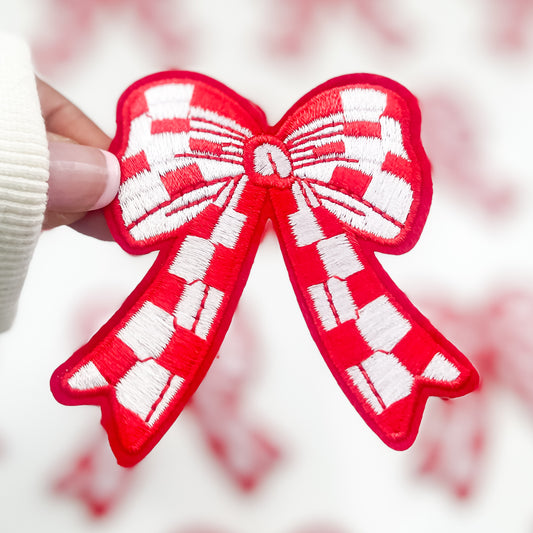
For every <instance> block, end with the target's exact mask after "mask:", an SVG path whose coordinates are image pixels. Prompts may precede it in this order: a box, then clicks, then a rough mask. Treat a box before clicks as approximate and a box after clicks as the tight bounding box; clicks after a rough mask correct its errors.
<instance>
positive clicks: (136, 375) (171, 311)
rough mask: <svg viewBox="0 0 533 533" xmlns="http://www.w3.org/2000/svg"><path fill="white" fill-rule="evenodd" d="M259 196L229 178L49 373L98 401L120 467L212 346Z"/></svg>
mask: <svg viewBox="0 0 533 533" xmlns="http://www.w3.org/2000/svg"><path fill="white" fill-rule="evenodd" d="M265 197H266V193H265V191H264V190H263V189H261V188H258V187H255V186H253V185H251V184H248V183H247V178H246V177H245V176H242V177H240V179H236V180H234V187H233V191H232V193H231V194H230V195H228V196H227V197H226V198H222V202H220V203H221V204H222V205H218V206H217V205H214V204H213V205H211V206H210V207H209V208H208V209H206V210H205V212H204V213H201V214H199V215H197V216H196V218H195V219H193V220H192V221H191V222H190V223H189V224H190V225H189V231H188V234H187V236H185V237H182V238H177V239H175V240H173V241H171V244H170V245H169V246H167V247H166V248H163V249H161V251H160V253H159V255H158V258H157V260H156V262H155V263H154V265H153V266H152V268H151V269H150V271H149V272H148V274H147V275H146V277H145V278H144V280H143V281H142V282H141V284H140V287H141V288H142V289H141V290H140V291H136V293H135V294H136V300H135V301H130V299H128V300H126V302H125V303H124V305H123V306H122V308H121V309H120V310H119V311H118V312H117V313H116V314H115V315H114V316H113V318H112V319H111V320H110V321H109V322H108V323H107V324H106V325H105V326H104V327H103V328H102V329H101V330H100V331H99V332H98V333H97V334H96V335H95V336H94V337H93V338H92V339H91V341H90V342H89V343H88V344H87V345H85V346H83V347H82V348H81V349H80V350H78V352H77V353H76V354H74V357H73V358H71V361H77V362H76V363H75V366H72V367H71V364H70V363H69V361H67V363H65V364H64V365H62V366H60V367H59V368H58V369H57V370H56V372H55V373H54V375H53V377H52V388H53V391H54V394H55V396H56V397H57V398H58V399H60V400H61V401H62V402H63V403H65V404H87V403H92V404H97V405H100V406H101V407H102V424H103V425H104V427H105V428H106V430H107V432H108V434H109V440H110V444H111V446H112V448H113V451H114V453H115V455H116V456H117V458H118V460H119V463H120V464H122V465H123V466H128V465H131V464H134V463H136V462H138V461H139V460H140V458H142V457H144V456H145V455H146V454H147V453H148V452H149V451H150V450H151V449H152V448H153V446H155V444H156V443H157V442H158V440H159V439H160V438H161V436H162V435H163V434H164V432H165V431H166V430H167V429H168V428H169V427H170V425H171V424H172V423H173V422H174V420H175V419H176V417H177V416H178V415H179V413H180V412H181V410H182V409H183V407H184V406H185V404H186V403H187V401H188V399H189V398H190V396H191V395H192V393H193V392H194V391H195V390H196V388H197V386H198V385H199V383H200V382H201V380H202V379H203V377H204V375H205V373H206V372H207V369H208V368H209V366H210V364H211V362H212V360H213V358H214V356H215V355H216V353H217V351H218V348H219V345H220V343H221V341H222V339H223V337H224V334H225V332H226V330H227V328H228V327H229V323H230V321H231V317H232V315H233V311H234V308H235V306H236V304H237V301H238V298H239V296H240V293H241V291H242V288H243V286H244V283H245V281H246V279H247V277H248V272H249V269H250V267H251V264H252V261H253V258H254V255H255V251H256V249H257V245H258V243H259V239H260V236H261V231H262V228H263V226H264V220H261V216H262V215H261V213H262V212H263V209H262V206H263V203H264V200H265ZM245 213H246V214H245ZM254 243H255V245H254ZM162 286H163V287H165V289H164V290H163V291H162V290H161V287H162ZM176 354H177V356H176Z"/></svg>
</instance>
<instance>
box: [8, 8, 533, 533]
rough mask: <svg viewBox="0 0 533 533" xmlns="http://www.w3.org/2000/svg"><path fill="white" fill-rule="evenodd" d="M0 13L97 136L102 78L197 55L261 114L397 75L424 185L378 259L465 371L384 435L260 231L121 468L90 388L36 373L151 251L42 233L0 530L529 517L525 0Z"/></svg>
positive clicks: (12, 358)
mask: <svg viewBox="0 0 533 533" xmlns="http://www.w3.org/2000/svg"><path fill="white" fill-rule="evenodd" d="M0 30H9V31H13V32H16V33H19V34H22V35H23V36H25V38H26V39H27V40H28V41H29V42H30V44H31V46H32V49H33V54H34V59H35V65H36V70H37V72H39V74H40V75H41V76H42V77H43V78H44V79H46V80H47V81H48V82H49V83H51V84H52V85H54V86H55V87H56V88H57V89H58V90H60V91H61V92H63V93H64V94H65V95H66V96H67V97H69V98H70V99H71V100H73V101H74V102H75V103H76V104H77V105H78V106H79V107H81V108H82V109H83V110H84V111H85V113H86V114H88V115H89V116H90V117H91V118H93V119H94V120H95V121H96V122H97V123H98V124H99V125H100V126H101V127H102V128H103V129H104V130H105V131H106V132H107V133H108V134H109V135H111V136H113V134H114V130H115V105H116V102H117V100H118V98H119V96H120V94H121V93H122V91H123V90H124V89H126V87H128V85H130V84H131V83H132V82H133V81H135V80H136V79H138V78H140V77H142V76H145V75H147V74H150V73H152V72H155V71H158V70H165V69H168V68H178V69H185V70H194V71H198V72H202V73H204V74H207V75H209V76H212V77H215V78H217V79H218V80H220V81H222V82H223V83H225V84H227V85H229V86H230V87H231V88H233V89H234V90H236V91H237V92H239V93H241V94H242V95H243V96H245V97H247V98H249V99H251V100H253V101H254V102H256V103H257V104H258V105H260V106H261V107H262V108H263V109H264V110H265V111H266V113H267V116H268V118H269V121H270V122H271V123H275V122H277V121H278V120H279V118H281V116H282V115H283V114H284V112H285V111H286V110H287V109H288V108H289V107H290V106H291V105H292V104H293V103H294V102H295V101H296V100H297V99H298V98H299V97H300V96H302V95H303V94H305V93H307V92H308V91H309V90H311V89H312V88H314V87H315V86H316V85H318V84H319V83H321V82H323V81H325V80H327V79H329V78H331V77H334V76H337V75H341V74H346V73H352V72H372V73H377V74H381V75H385V76H388V77H391V78H394V79H396V80H397V81H399V82H400V83H402V84H404V85H405V86H407V87H408V88H409V89H410V90H411V91H412V92H413V93H415V95H417V97H418V98H419V101H420V105H421V107H422V114H423V121H422V135H423V141H424V144H425V146H426V149H427V152H428V154H429V156H430V159H431V160H432V164H433V180H434V197H433V204H432V209H431V212H430V215H429V218H428V221H427V224H426V227H425V230H424V232H423V234H422V237H421V239H420V241H419V243H418V244H417V246H416V247H415V248H414V249H413V250H412V251H411V252H409V253H408V254H407V255H405V256H395V257H391V256H380V257H379V259H380V261H381V262H382V263H383V264H384V266H385V267H386V270H387V271H388V272H389V274H390V275H391V276H392V278H393V279H394V280H395V281H396V283H397V284H398V286H399V287H400V288H401V289H402V290H404V291H405V292H406V293H407V294H408V295H409V297H410V298H411V299H412V300H413V302H415V303H416V305H417V306H418V307H419V308H420V309H421V310H422V311H423V312H424V313H425V314H426V315H427V316H428V317H429V318H430V319H431V320H432V322H433V323H434V324H435V325H436V326H437V327H439V329H441V331H442V332H443V333H445V334H446V335H447V336H448V337H449V338H450V339H451V340H452V341H454V342H455V343H456V344H457V345H458V346H459V348H460V349H462V350H463V352H464V353H465V354H466V355H467V356H468V357H470V358H471V359H472V361H474V363H475V364H476V365H477V367H478V368H479V370H480V373H481V375H482V380H483V385H482V388H481V390H480V391H479V392H477V393H475V394H472V395H470V396H469V397H467V398H464V399H459V400H455V401H453V402H443V401H441V400H437V399H432V400H430V401H429V403H428V408H427V410H426V413H425V416H424V419H423V421H422V425H421V430H420V435H419V439H418V440H417V442H416V443H415V445H414V446H413V447H412V448H411V449H410V450H408V451H406V452H395V451H392V450H390V449H388V448H387V447H386V446H385V445H384V444H382V443H381V441H380V440H379V439H378V438H377V437H376V436H375V435H374V434H373V433H372V432H371V431H370V430H369V429H368V428H367V427H366V425H365V424H364V422H363V421H362V420H361V418H360V417H359V416H358V415H357V413H356V412H355V410H354V409H353V408H352V407H351V405H350V404H349V402H348V401H347V400H346V398H345V397H344V395H343V393H342V392H341V390H340V388H339V387H338V386H337V385H336V383H335V381H334V379H333V377H332V376H331V374H330V373H329V371H328V370H327V367H326V365H325V364H324V362H323V361H322V359H321V357H320V354H319V352H318V350H317V349H316V347H315V345H314V344H313V342H312V340H311V337H310V335H309V333H308V332H307V329H306V326H305V324H304V321H303V319H302V316H301V314H300V311H299V309H298V306H297V303H296V299H295V297H294V296H293V293H292V289H291V287H290V284H289V280H288V276H287V273H286V270H285V267H284V265H283V260H282V257H281V254H280V251H279V248H278V244H277V242H276V239H275V237H274V236H273V235H267V236H266V237H265V239H264V241H263V243H262V245H261V247H260V250H259V252H258V255H257V258H256V261H255V263H254V266H253V268H252V272H251V276H250V279H249V281H248V283H247V285H246V288H245V290H244V294H243V297H242V300H241V304H240V306H239V311H238V314H237V317H236V319H235V320H234V323H233V324H232V326H231V328H230V332H229V334H228V337H227V339H226V341H225V342H224V344H223V346H222V348H221V357H220V358H219V359H217V360H216V362H215V364H214V365H213V367H212V369H211V370H210V372H209V373H208V376H207V378H206V380H205V383H204V384H202V386H201V387H200V389H199V391H198V393H197V394H196V396H195V398H194V399H193V402H192V404H191V406H190V407H189V408H188V409H187V410H186V411H185V412H184V413H183V415H181V416H180V417H179V418H178V420H177V421H176V423H175V424H174V426H173V427H172V428H171V430H170V431H169V432H168V433H167V434H166V436H165V437H164V438H163V439H162V440H161V442H160V443H159V444H158V445H157V447H156V448H155V449H154V450H153V452H152V453H151V454H150V455H149V456H148V457H147V458H146V459H145V460H144V461H142V462H141V463H140V464H139V465H138V466H137V467H135V468H133V469H122V468H120V467H118V466H116V464H115V463H114V459H113V456H112V455H111V454H110V452H109V450H108V447H107V442H106V439H105V436H104V434H103V431H102V430H101V428H100V426H99V418H100V411H99V409H98V408H96V407H87V406H84V407H76V408H74V407H65V406H62V405H59V404H58V403H56V402H55V400H54V399H53V398H52V395H51V393H50V391H49V385H48V382H49V378H50V375H51V373H52V372H53V370H54V369H55V368H56V367H57V366H58V365H59V364H60V363H62V362H63V361H65V360H66V359H67V358H68V357H69V356H70V355H71V354H72V352H73V351H74V350H75V349H77V348H78V347H79V346H80V345H82V344H84V343H85V342H86V340H87V339H88V338H89V337H90V336H91V335H92V334H93V333H94V332H95V331H96V330H97V329H98V328H99V327H100V326H101V325H102V324H103V323H104V322H105V320H106V319H107V318H108V317H109V316H110V315H111V314H112V313H113V312H114V311H115V310H116V309H117V308H118V306H119V305H120V303H121V302H122V300H123V299H124V298H125V297H126V296H127V295H128V294H129V293H130V291H131V290H132V289H133V287H135V285H136V284H137V282H138V281H140V279H141V278H142V276H143V275H144V273H145V272H146V271H147V270H148V268H149V266H150V265H151V263H152V262H153V260H154V256H153V255H151V256H143V257H131V256H128V255H127V254H126V253H125V252H123V251H122V250H121V249H120V248H119V247H118V246H117V245H116V244H115V243H109V242H100V241H97V240H94V239H91V238H89V237H85V236H82V235H80V234H78V233H76V232H74V231H73V230H71V229H70V228H59V229H56V230H53V231H50V232H46V233H44V234H43V235H42V238H41V240H40V242H39V245H38V247H37V250H36V254H35V258H34V261H33V263H32V265H31V270H30V273H29V277H28V280H27V283H26V286H25V289H24V292H23V296H22V299H21V302H20V311H19V315H18V318H17V321H16V323H15V325H14V327H13V328H12V330H11V331H10V332H8V333H7V334H4V335H3V336H2V337H0V531H2V532H7V533H11V532H15V533H18V532H23V533H25V532H34V531H39V532H43V533H44V532H57V531H68V532H76V533H77V532H80V533H89V532H90V533H92V532H103V533H104V532H108V533H110V532H113V533H114V532H117V533H121V532H128V533H136V532H145V531H149V532H155V533H252V532H253V533H373V532H385V531H387V532H390V531H395V532H398V533H403V532H409V533H415V532H428V531H431V532H435V533H438V532H446V533H448V532H449V531H454V532H477V531H484V532H500V531H506V532H512V533H514V532H517V533H521V532H530V531H533V325H532V324H533V249H532V248H533V242H532V238H531V230H532V229H533V209H532V208H531V205H532V202H533V186H532V180H531V173H532V169H531V161H530V158H531V153H532V150H531V144H532V142H533V130H532V127H531V119H532V117H533V98H532V96H531V95H532V94H533V0H468V1H465V0H435V1H433V2H427V1H423V0H225V1H223V2H222V1H213V0H212V1H210V0H92V1H91V0H85V1H84V0H17V1H16V2H8V1H7V0H0ZM0 53H3V51H0Z"/></svg>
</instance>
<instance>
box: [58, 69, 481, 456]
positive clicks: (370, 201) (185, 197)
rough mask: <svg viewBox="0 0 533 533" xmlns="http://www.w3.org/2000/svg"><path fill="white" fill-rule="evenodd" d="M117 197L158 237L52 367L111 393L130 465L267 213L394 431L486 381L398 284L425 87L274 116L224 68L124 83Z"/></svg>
mask: <svg viewBox="0 0 533 533" xmlns="http://www.w3.org/2000/svg"><path fill="white" fill-rule="evenodd" d="M117 125H118V129H117V135H116V137H115V139H114V141H113V143H112V147H111V150H112V151H113V152H114V153H115V154H116V155H117V157H118V158H119V160H120V162H121V167H122V182H121V185H120V189H119V193H118V196H117V198H116V199H115V200H114V201H113V203H112V204H111V205H110V206H109V207H108V208H107V211H106V215H107V218H108V223H109V226H110V228H111V231H112V232H113V235H114V236H115V238H116V240H117V241H118V242H119V243H120V245H121V246H122V247H123V248H124V249H125V250H127V251H129V252H131V253H135V254H144V253H147V252H150V251H153V250H159V255H158V257H157V260H156V261H155V263H154V265H153V266H152V268H151V269H150V271H149V272H148V274H147V275H146V276H145V278H144V279H143V281H142V282H141V283H140V284H139V286H138V287H137V288H136V289H135V291H134V292H133V293H132V294H131V295H130V297H129V298H128V299H127V300H126V302H125V303H124V305H123V306H122V307H121V309H120V310H119V311H118V312H117V313H116V314H115V315H114V316H113V318H111V319H110V320H109V322H108V323H107V324H106V325H105V326H103V327H102V329H101V330H100V331H99V332H98V333H97V334H96V335H95V336H94V337H93V338H92V339H91V340H90V341H89V343H88V344H87V345H85V346H83V347H82V348H81V349H80V350H78V351H77V352H76V353H75V354H74V355H73V356H72V357H71V358H70V359H69V360H68V361H67V362H66V363H65V364H63V365H62V366H61V367H59V368H58V369H57V370H56V372H55V373H54V375H53V377H52V390H53V393H54V395H55V397H56V398H57V399H58V400H59V401H61V402H63V403H65V404H97V405H100V406H101V408H102V424H103V426H104V427H105V428H106V430H107V432H108V435H109V440H110V443H111V446H112V448H113V451H114V453H115V455H116V456H117V459H118V461H119V463H120V464H123V465H131V464H134V463H136V462H138V461H139V460H140V459H142V458H143V457H144V456H145V455H146V454H147V453H148V452H149V451H150V450H151V449H152V448H153V447H154V446H155V444H156V443H157V442H158V441H159V439H161V437H162V436H163V434H164V433H165V431H166V430H167V429H168V428H169V426H170V425H171V424H172V423H173V422H174V420H175V419H176V417H177V416H178V414H179V413H180V412H181V410H182V409H183V407H184V406H185V404H186V403H187V401H188V399H189V398H190V396H191V395H192V393H193V392H194V390H195V389H196V387H197V386H198V385H199V383H200V381H201V380H202V378H203V377H204V375H205V373H206V372H207V370H208V368H209V365H210V364H211V362H212V360H213V358H214V356H215V354H216V353H217V350H218V348H219V346H220V343H221V342H222V339H223V337H224V334H225V333H226V330H227V329H228V326H229V323H230V320H231V317H232V315H233V312H234V310H235V306H236V305H237V301H238V299H239V297H240V294H241V292H242V289H243V287H244V284H245V283H246V279H247V277H248V274H249V271H250V268H251V265H252V262H253V259H254V256H255V252H256V250H257V247H258V245H259V240H260V237H261V234H262V231H263V228H264V225H265V222H266V221H267V220H268V219H271V220H272V222H273V225H274V227H275V230H276V233H277V235H278V238H279V242H280V246H281V249H282V252H283V256H284V259H285V263H286V265H287V269H288V271H289V275H290V279H291V282H292V285H293V287H294V291H295V293H296V296H297V298H298V302H299V304H300V307H301V310H302V312H303V315H304V317H305V320H306V322H307V324H308V326H309V329H310V331H311V334H312V335H313V338H314V339H315V341H316V344H317V346H318V348H319V349H320V352H321V353H322V355H323V357H324V359H325V361H326V363H327V365H328V367H329V368H330V370H331V372H332V373H333V375H334V376H335V378H336V380H337V382H338V383H339V385H340V386H341V387H342V389H343V391H344V392H345V394H346V396H347V397H348V398H349V400H350V401H351V402H352V404H353V405H354V407H355V408H356V409H357V411H358V412H359V413H360V414H361V416H362V417H363V418H364V419H365V421H366V422H367V423H368V425H369V426H370V427H371V428H372V429H373V430H374V431H375V432H376V433H377V435H378V436H379V437H380V438H381V439H382V440H383V441H384V442H385V443H386V444H388V445H389V446H391V447H392V448H395V449H399V450H400V449H405V448H407V447H409V446H410V445H411V444H412V442H413V441H414V439H415V436H416V433H417V431H418V426H419V423H420V418H421V416H422V411H423V409H424V405H425V401H426V399H427V397H428V396H430V395H434V396H444V397H455V396H460V395H463V394H465V393H467V392H469V391H471V390H473V389H474V388H475V387H476V385H477V381H478V377H477V373H476V371H475V370H474V368H473V367H472V365H471V364H470V363H469V362H468V360H467V359H466V358H465V357H464V356H463V355H462V354H461V353H460V352H459V351H458V350H457V349H456V348H454V347H453V346H452V345H451V344H450V343H449V342H448V341H446V340H445V339H444V338H443V337H442V336H441V335H440V334H439V333H438V332H437V331H436V330H435V329H434V328H433V327H432V326H431V325H430V324H429V322H428V321H427V320H426V319H425V318H424V317H422V316H421V314H420V313H419V312H418V311H417V310H416V309H415V308H414V307H413V305H412V304H411V303H410V302H409V301H408V300H407V298H406V297H405V295H404V294H403V293H402V292H401V291H400V290H399V289H398V288H397V287H396V286H395V285H394V284H393V283H392V281H391V280H390V278H389V277H388V276H387V274H386V273H385V272H384V270H383V269H382V267H381V265H380V264H379V263H378V261H377V260H376V258H375V256H374V252H375V251H381V252H387V253H394V254H399V253H402V252H405V251H407V250H408V249H409V248H411V247H412V246H413V245H414V243H415V242H416V240H417V239H418V237H419V235H420V232H421V230H422V226H423V225H424V222H425V219H426V217H427V214H428V211H429V204H430V200H431V180H430V170H429V163H428V161H427V158H426V156H425V153H424V151H423V148H422V146H421V143H420V113H419V109H418V105H417V102H416V100H415V98H414V97H413V96H412V95H411V94H410V93H409V92H408V91H407V90H406V89H405V88H404V87H402V86H401V85H399V84H397V83H395V82H393V81H392V80H389V79H386V78H382V77H378V76H373V75H367V74H356V75H348V76H343V77H340V78H336V79H333V80H330V81H329V82H327V83H325V84H323V85H321V86H320V87H318V88H316V89H315V90H313V91H312V92H311V93H309V94H307V95H306V96H304V97H303V98H302V99H301V100H300V101H299V102H298V103H296V104H295V105H294V106H293V107H292V109H291V110H290V111H289V112H288V113H287V114H286V115H285V117H284V118H283V119H282V120H281V121H280V122H279V124H278V125H276V126H274V127H269V126H268V125H267V122H266V118H265V116H264V114H263V112H262V111H261V110H260V109H259V108H258V107H256V106H255V105H253V104H251V103H250V102H249V101H247V100H245V99H244V98H242V97H241V96H239V95H237V94H236V93H234V92H233V91H231V90H230V89H228V88H227V87H225V86H223V85H221V84H220V83H218V82H216V81H214V80H212V79H210V78H207V77H204V76H201V75H199V74H194V73H189V72H163V73H159V74H155V75H152V76H149V77H147V78H145V79H142V80H140V81H138V82H136V83H135V84H134V85H132V86H131V87H130V88H129V89H128V90H127V91H126V92H125V93H124V94H123V96H122V97H121V99H120V101H119V105H118V113H117Z"/></svg>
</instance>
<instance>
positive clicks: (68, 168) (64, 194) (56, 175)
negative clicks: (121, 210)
mask: <svg viewBox="0 0 533 533" xmlns="http://www.w3.org/2000/svg"><path fill="white" fill-rule="evenodd" d="M36 81H37V92H38V94H39V99H40V103H41V111H42V114H43V117H44V121H45V126H46V132H47V136H48V143H49V149H50V177H49V181H48V186H49V188H48V203H47V207H46V212H45V215H44V223H43V229H51V228H54V227H56V226H60V225H63V224H69V225H74V227H76V229H78V230H80V231H82V232H83V233H87V234H90V235H93V236H96V237H99V238H108V236H109V232H108V231H107V227H106V225H105V221H104V220H103V217H102V216H101V214H99V213H92V216H90V217H87V219H84V220H83V221H81V219H82V218H84V217H85V215H86V214H87V212H94V211H96V210H98V209H100V208H102V207H104V206H105V205H107V204H108V203H109V202H111V200H113V198H114V197H115V196H116V194H117V190H118V185H119V182H120V166H119V163H118V160H117V159H116V157H115V156H114V155H113V154H111V153H110V152H107V151H106V150H107V148H108V147H109V143H110V142H111V139H110V138H109V137H108V136H107V135H106V134H105V133H104V132H103V131H102V130H101V129H100V128H98V126H96V124H94V123H93V122H92V121H91V120H90V119H89V118H87V117H86V116H85V115H84V114H83V113H82V112H81V111H80V110H79V109H78V108H77V107H76V106H75V105H74V104H72V102H70V101H69V100H67V99H66V98H65V97H64V96H63V95H61V94H60V93H59V92H57V91H56V90H55V89H53V88H52V87H50V85H48V84H47V83H45V82H44V81H42V80H40V79H39V78H37V80H36ZM78 221H79V222H78Z"/></svg>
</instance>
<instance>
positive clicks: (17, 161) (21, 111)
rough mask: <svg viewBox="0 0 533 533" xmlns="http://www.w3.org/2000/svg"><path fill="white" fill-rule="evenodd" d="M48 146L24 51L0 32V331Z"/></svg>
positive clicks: (25, 259)
mask: <svg viewBox="0 0 533 533" xmlns="http://www.w3.org/2000/svg"><path fill="white" fill-rule="evenodd" d="M47 182H48V144H47V141H46V131H45V127H44V121H43V118H42V116H41V110H40V105H39V99H38V96H37V91H36V87H35V77H34V72H33V68H32V64H31V58H30V52H29V50H28V47H27V46H26V44H25V43H24V42H23V41H21V40H20V39H19V38H17V37H14V36H10V35H4V34H0V331H4V330H6V329H8V328H9V327H10V325H11V323H12V322H13V318H14V316H15V311H16V307H17V301H18V298H19V295H20V291H21V289H22V285H23V283H24V279H25V277H26V273H27V270H28V265H29V262H30V259H31V257H32V254H33V249H34V247H35V244H36V242H37V239H38V237H39V233H40V231H41V225H42V221H43V214H44V210H45V207H46V199H47V190H48V185H47Z"/></svg>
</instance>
